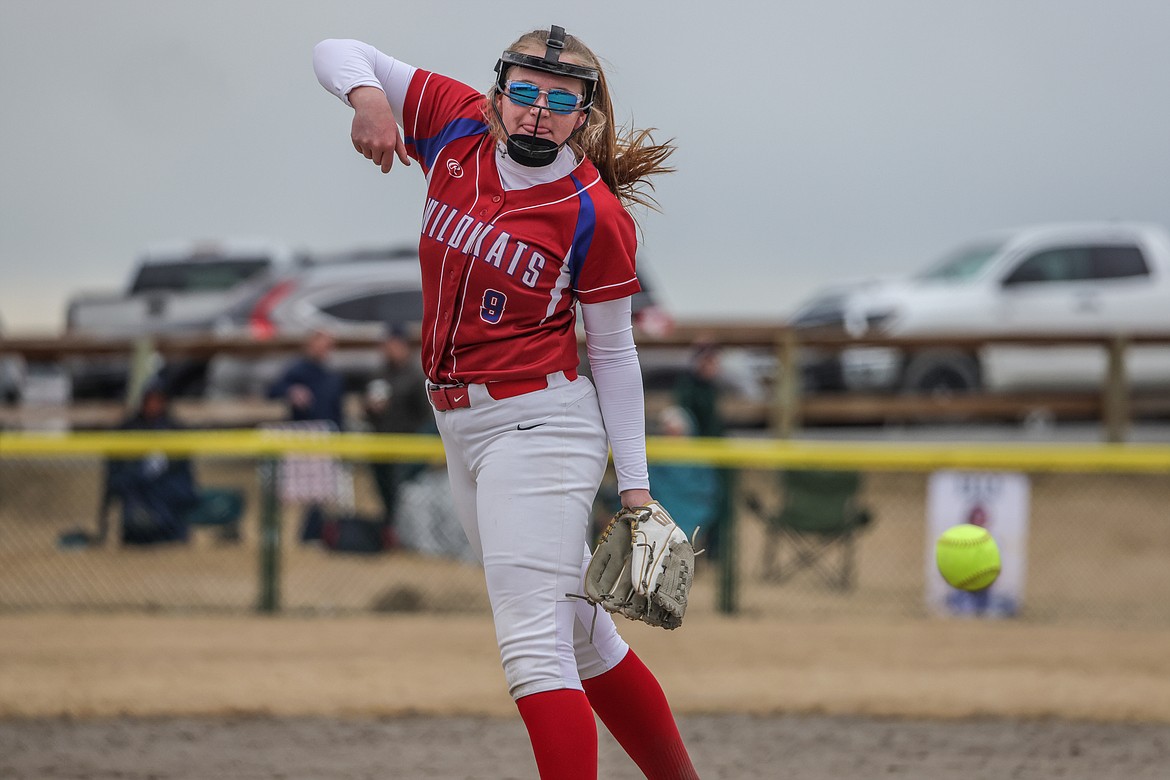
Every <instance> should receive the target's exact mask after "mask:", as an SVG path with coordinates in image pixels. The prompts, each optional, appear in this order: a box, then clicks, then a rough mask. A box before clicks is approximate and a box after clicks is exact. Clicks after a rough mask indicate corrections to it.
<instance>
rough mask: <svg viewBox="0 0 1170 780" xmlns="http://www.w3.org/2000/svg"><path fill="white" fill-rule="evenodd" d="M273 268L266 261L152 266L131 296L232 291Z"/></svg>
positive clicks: (140, 274)
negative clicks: (154, 293) (145, 293)
mask: <svg viewBox="0 0 1170 780" xmlns="http://www.w3.org/2000/svg"><path fill="white" fill-rule="evenodd" d="M270 264H271V263H270V261H269V260H268V258H266V257H241V258H232V259H230V260H227V259H223V260H200V261H198V262H191V261H176V262H173V263H150V264H149V265H144V266H143V267H142V268H141V269H140V270H139V272H138V276H137V277H135V279H134V284H133V285H132V286H131V287H130V293H131V294H136V293H144V292H214V291H217V290H228V289H231V288H232V287H235V286H236V285H237V284H239V283H240V282H242V281H244V280H245V279H247V278H249V277H251V276H254V275H255V274H257V273H259V272H261V271H263V270H265V269H266V268H268V266H269V265H270Z"/></svg>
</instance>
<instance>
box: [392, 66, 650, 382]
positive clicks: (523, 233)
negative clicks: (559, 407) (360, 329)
mask: <svg viewBox="0 0 1170 780" xmlns="http://www.w3.org/2000/svg"><path fill="white" fill-rule="evenodd" d="M485 107H486V98H485V97H484V95H483V94H482V93H479V92H477V91H476V90H474V89H472V88H471V87H469V86H467V85H465V84H462V83H460V82H458V81H455V80H453V79H450V78H447V77H445V76H440V75H438V74H436V73H430V72H427V71H424V70H418V71H416V72H415V74H414V77H413V78H412V80H411V82H410V87H409V89H408V90H407V95H406V101H405V105H404V110H403V117H402V120H403V121H402V123H403V127H404V129H405V135H406V138H405V143H406V149H407V152H408V153H409V154H410V156H411V157H413V158H414V159H415V160H418V162H419V163H420V164H421V166H422V169H423V172H424V173H425V174H426V176H427V181H428V185H427V201H426V207H425V208H424V210H423V219H422V235H421V238H420V240H419V259H420V261H421V263H422V284H423V320H422V362H423V368H424V370H425V371H426V374H427V376H428V378H429V379H430V380H431V381H432V382H440V383H450V382H477V383H478V382H488V381H498V380H507V379H526V378H532V377H538V376H544V375H545V374H551V373H553V372H556V371H565V370H570V369H575V368H576V367H577V363H578V356H577V336H576V305H575V304H576V301H578V300H580V301H582V302H583V303H598V302H601V301H608V300H613V299H616V298H624V297H626V296H629V295H633V294H634V293H635V292H637V291H638V290H639V289H640V288H639V285H638V278H637V275H636V273H635V267H634V256H635V253H636V251H637V236H636V233H635V230H634V221H633V219H632V218H631V217H630V215H629V214H628V213H627V212H626V210H625V208H623V207H622V204H621V203H620V202H619V201H618V199H617V198H616V197H615V196H614V195H613V193H612V192H610V191H609V188H607V187H606V186H605V183H604V182H602V180H601V176H600V174H598V172H597V169H596V168H595V167H594V166H593V163H591V162H590V161H589V160H588V159H585V160H582V161H581V162H580V163H579V164H578V165H577V167H576V168H575V169H573V171H572V173H570V174H569V175H568V176H565V177H562V178H560V179H556V180H554V181H551V182H547V183H544V184H537V185H535V186H532V187H528V188H526V189H520V190H505V189H504V188H503V185H502V184H501V182H500V174H499V171H498V169H497V167H496V147H497V142H496V140H495V139H494V138H493V137H492V136H491V135H490V134H489V132H488V127H487V122H486V121H485V119H484V109H485Z"/></svg>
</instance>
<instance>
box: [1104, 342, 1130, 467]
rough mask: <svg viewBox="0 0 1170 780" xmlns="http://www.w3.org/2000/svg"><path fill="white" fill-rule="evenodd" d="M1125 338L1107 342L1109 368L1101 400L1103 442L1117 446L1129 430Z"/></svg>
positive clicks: (1126, 343)
mask: <svg viewBox="0 0 1170 780" xmlns="http://www.w3.org/2000/svg"><path fill="white" fill-rule="evenodd" d="M1127 345H1128V342H1127V339H1126V338H1125V336H1115V337H1114V338H1113V339H1112V340H1111V341H1110V342H1109V367H1108V372H1107V373H1106V375H1105V393H1104V397H1103V399H1102V402H1103V406H1104V409H1103V410H1102V411H1103V414H1104V423H1105V441H1107V442H1109V443H1111V444H1118V443H1121V442H1123V441H1125V438H1126V434H1127V433H1128V430H1129V380H1128V377H1127V376H1126V370H1125V350H1126V347H1127Z"/></svg>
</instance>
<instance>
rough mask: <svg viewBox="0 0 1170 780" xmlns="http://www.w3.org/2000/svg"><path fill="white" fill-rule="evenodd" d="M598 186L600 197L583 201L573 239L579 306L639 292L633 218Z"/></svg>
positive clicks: (574, 270) (635, 234) (607, 192)
mask: <svg viewBox="0 0 1170 780" xmlns="http://www.w3.org/2000/svg"><path fill="white" fill-rule="evenodd" d="M600 186H601V188H602V190H603V192H602V193H601V195H598V196H593V197H582V204H581V209H580V213H579V215H578V218H577V230H576V234H575V235H574V239H573V256H572V260H571V264H572V266H573V291H574V292H575V293H576V295H577V299H578V300H579V301H581V302H582V303H601V302H603V301H612V300H615V299H617V298H625V297H627V296H630V295H633V294H634V293H636V292H638V291H639V290H641V289H642V288H641V285H639V284H638V274H637V268H636V265H635V256H636V255H637V251H638V236H637V231H636V230H635V228H634V218H633V217H631V216H630V215H629V213H628V212H627V211H626V210H625V209H624V208H622V205H621V204H620V203H619V202H618V200H617V198H615V197H614V196H613V194H612V193H610V191H609V190H606V189H604V185H600ZM594 189H596V188H594Z"/></svg>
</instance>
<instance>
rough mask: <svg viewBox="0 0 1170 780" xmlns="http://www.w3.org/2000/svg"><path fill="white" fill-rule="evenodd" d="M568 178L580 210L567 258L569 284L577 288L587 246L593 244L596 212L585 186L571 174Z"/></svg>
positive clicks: (586, 254)
mask: <svg viewBox="0 0 1170 780" xmlns="http://www.w3.org/2000/svg"><path fill="white" fill-rule="evenodd" d="M569 178H570V179H571V180H572V181H573V185H574V186H575V187H576V188H577V199H578V200H579V201H580V203H581V206H580V210H579V211H578V212H577V227H576V228H575V229H574V230H573V251H572V253H571V254H570V256H569V257H570V259H569V285H570V287H572V288H573V289H576V288H577V277H578V275H579V274H580V273H581V266H582V265H584V263H585V258H586V257H588V256H589V247H590V246H591V245H592V244H593V230H594V228H596V227H597V212H596V211H595V209H594V208H593V198H591V197H589V193H588V192H587V191H586V190H585V187H584V186H583V185H582V184H581V182H580V181H578V180H577V177H576V176H573V175H572V174H570V175H569Z"/></svg>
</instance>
